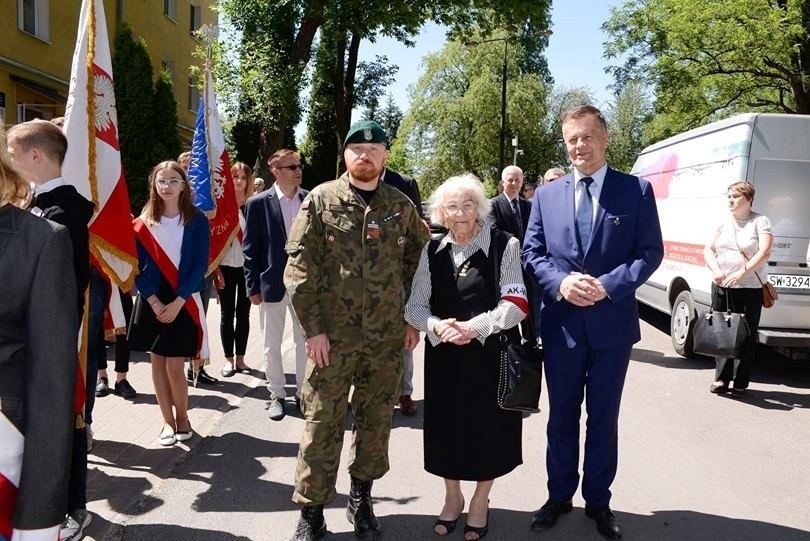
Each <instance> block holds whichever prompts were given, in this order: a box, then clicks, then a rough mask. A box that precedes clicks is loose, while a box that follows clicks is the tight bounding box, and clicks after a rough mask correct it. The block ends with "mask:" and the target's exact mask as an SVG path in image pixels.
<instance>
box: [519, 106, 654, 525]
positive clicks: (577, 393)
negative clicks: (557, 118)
mask: <svg viewBox="0 0 810 541" xmlns="http://www.w3.org/2000/svg"><path fill="white" fill-rule="evenodd" d="M562 132H563V139H564V141H565V145H566V148H567V151H568V155H569V157H570V159H571V162H572V164H573V166H574V170H573V173H571V174H569V175H566V176H564V177H562V178H561V179H559V180H557V181H555V182H553V183H551V184H548V185H545V186H542V187H541V188H539V189H538V190H537V192H536V193H535V200H534V205H533V206H532V213H531V217H530V219H529V225H528V229H527V231H526V237H525V241H524V244H523V260H524V265H525V268H526V270H527V272H528V273H529V274H530V275H531V276H532V277H533V278H534V279H535V280H536V281H537V283H538V284H539V285H540V286H541V287H542V289H543V291H544V295H543V307H542V317H541V318H540V335H541V337H542V340H543V347H544V349H545V372H546V383H547V387H548V399H549V420H548V428H547V437H548V447H547V451H546V469H547V471H548V491H549V499H548V501H547V502H546V503H545V504H544V505H543V507H541V508H540V509H539V510H538V511H536V512H535V513H534V516H533V520H532V524H531V527H532V529H533V530H536V531H542V530H546V529H548V528H551V527H552V526H554V524H555V523H556V521H557V518H558V517H559V516H560V515H561V514H563V513H568V512H569V511H571V509H572V505H571V498H572V497H573V495H574V493H575V492H576V490H577V486H578V484H579V471H578V461H579V418H580V410H581V406H582V401H583V398H585V397H586V396H587V399H586V402H585V408H586V412H587V415H588V420H587V432H586V436H585V460H584V466H583V479H582V496H583V498H584V500H585V514H586V515H587V516H588V517H590V518H592V519H594V520H595V521H596V526H597V530H598V531H599V533H600V534H601V535H602V536H603V537H606V538H608V539H621V537H622V532H621V527H620V526H619V524H618V522H617V521H616V518H615V516H614V515H613V513H612V512H611V510H610V497H611V492H610V485H611V483H612V482H613V479H614V477H615V475H616V465H617V460H618V450H617V447H618V420H619V404H620V402H621V395H622V388H623V386H624V379H625V375H626V373H627V366H628V364H629V361H630V352H631V350H632V347H633V344H634V343H636V342H638V341H639V340H640V339H641V333H640V328H639V320H638V306H637V304H636V299H635V291H636V289H637V288H638V286H639V285H641V284H642V283H643V282H644V281H645V280H646V279H647V278H648V277H649V276H650V275H651V274H652V273H653V271H654V270H655V269H656V268H657V267H658V265H659V264H660V263H661V259H662V258H663V253H664V249H663V241H662V240H661V227H660V225H659V222H658V211H657V209H656V205H655V195H654V194H653V190H652V186H650V184H649V183H648V182H647V181H646V180H642V179H639V178H637V177H633V176H630V175H626V174H624V173H620V172H618V171H616V170H613V169H610V168H609V167H608V166H607V162H606V161H605V151H606V150H607V145H608V132H607V125H606V123H605V120H604V118H603V116H602V113H601V112H600V111H599V110H598V109H596V108H595V107H593V106H590V105H585V106H580V107H576V108H574V109H572V110H570V111H568V112H567V113H566V114H565V117H564V119H563V127H562Z"/></svg>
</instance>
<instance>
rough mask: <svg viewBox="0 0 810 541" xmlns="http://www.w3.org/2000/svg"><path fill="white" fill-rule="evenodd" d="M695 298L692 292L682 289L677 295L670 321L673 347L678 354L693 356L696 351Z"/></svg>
mask: <svg viewBox="0 0 810 541" xmlns="http://www.w3.org/2000/svg"><path fill="white" fill-rule="evenodd" d="M695 317H697V313H696V312H695V300H694V299H693V298H692V292H691V291H689V290H687V291H681V292H680V293H679V294H678V296H677V297H675V303H674V304H673V305H672V317H671V318H670V322H669V335H670V337H671V338H672V347H673V348H675V352H676V353H677V354H678V355H683V356H684V357H691V356H692V355H693V354H694V353H695V349H694V347H695V342H694V340H695V337H694V334H693V333H692V330H693V329H694V327H695Z"/></svg>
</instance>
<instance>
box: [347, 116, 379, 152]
mask: <svg viewBox="0 0 810 541" xmlns="http://www.w3.org/2000/svg"><path fill="white" fill-rule="evenodd" d="M349 143H382V144H384V145H385V146H388V136H387V135H386V134H385V130H384V129H383V128H382V126H380V125H379V124H377V123H376V122H374V121H373V120H361V121H359V122H355V123H354V124H352V127H351V128H349V133H347V134H346V140H345V141H343V146H346V145H348V144H349Z"/></svg>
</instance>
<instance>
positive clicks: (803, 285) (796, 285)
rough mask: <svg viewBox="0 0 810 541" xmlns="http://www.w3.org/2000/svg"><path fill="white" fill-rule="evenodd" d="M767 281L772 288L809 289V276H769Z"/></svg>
mask: <svg viewBox="0 0 810 541" xmlns="http://www.w3.org/2000/svg"><path fill="white" fill-rule="evenodd" d="M768 281H769V282H770V283H771V284H773V286H774V287H784V288H788V289H810V276H802V275H801V274H770V275H768Z"/></svg>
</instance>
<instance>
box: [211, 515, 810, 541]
mask: <svg viewBox="0 0 810 541" xmlns="http://www.w3.org/2000/svg"><path fill="white" fill-rule="evenodd" d="M616 517H617V518H618V520H619V522H620V524H621V525H622V528H623V529H624V534H625V538H626V539H638V540H641V539H643V540H644V541H720V540H734V541H761V540H763V539H778V540H779V541H807V539H808V538H809V536H810V533H809V532H806V531H802V530H798V529H795V528H789V527H786V526H780V525H776V524H769V523H765V522H759V521H755V520H746V519H735V518H729V517H721V516H716V515H710V514H706V513H700V512H696V511H689V510H661V511H655V512H654V513H653V514H652V515H649V516H647V515H637V514H633V513H623V512H621V511H617V512H616ZM380 518H381V520H382V523H383V530H384V532H383V536H384V538H385V539H387V540H389V541H405V540H420V539H422V540H428V539H439V537H437V536H436V535H434V534H433V522H434V520H435V517H433V516H424V515H393V516H386V517H380ZM466 518H467V515H466V514H465V515H463V516H462V518H461V520H460V521H459V524H458V527H457V529H456V531H455V532H454V533H453V534H451V538H454V539H463V534H462V531H463V529H464V523H465V521H466ZM530 522H531V514H530V513H528V512H518V511H511V510H505V509H495V508H493V509H492V511H491V514H490V518H489V527H490V530H489V535H487V539H488V540H491V541H520V540H529V541H531V540H539V539H545V538H548V539H554V541H575V540H576V541H601V540H602V539H603V538H602V537H601V536H600V535H599V534H598V533H597V531H596V525H595V523H594V522H593V521H591V520H590V519H588V518H586V517H585V513H584V512H583V510H582V509H581V508H579V509H577V508H575V509H574V511H573V512H572V513H571V514H570V515H566V516H563V517H561V518H560V521H559V522H558V523H557V526H555V527H554V529H553V533H552V532H545V533H534V532H532V531H531V530H529V523H530ZM327 525H328V524H327ZM335 526H338V527H339V528H341V529H344V527H345V526H347V523H344V524H340V525H338V524H335ZM280 533H283V534H286V536H287V537H284V536H279V537H278V539H279V540H282V539H287V538H288V537H289V535H290V534H291V533H292V532H280ZM201 539H202V538H201ZM273 539H276V537H273ZM326 539H328V540H335V541H338V540H343V541H349V540H352V539H357V538H356V537H355V536H354V533H353V532H350V531H343V532H340V533H334V534H332V535H329V536H328V537H327V538H326Z"/></svg>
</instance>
